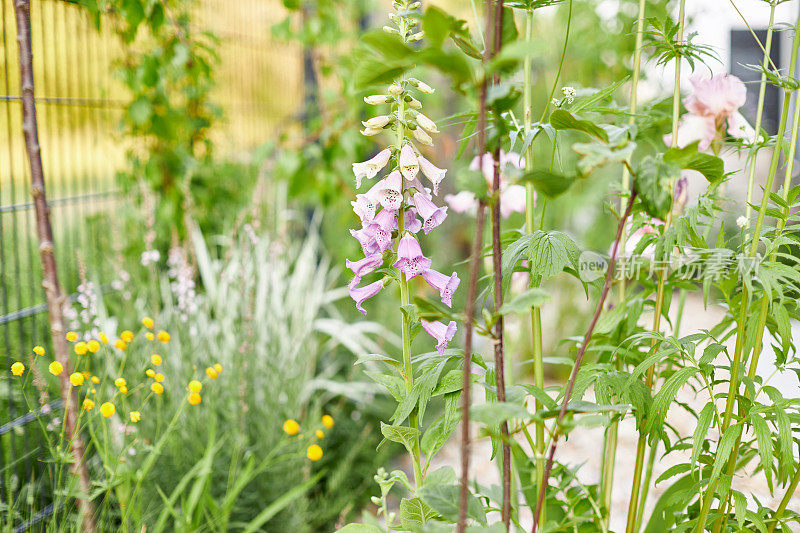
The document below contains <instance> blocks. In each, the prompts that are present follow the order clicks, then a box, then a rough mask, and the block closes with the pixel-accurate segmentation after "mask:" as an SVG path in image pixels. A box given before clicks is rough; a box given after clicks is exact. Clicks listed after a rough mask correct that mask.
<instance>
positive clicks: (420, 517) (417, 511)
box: [400, 498, 436, 530]
mask: <svg viewBox="0 0 800 533" xmlns="http://www.w3.org/2000/svg"><path fill="white" fill-rule="evenodd" d="M435 516H436V512H435V511H434V510H433V509H431V508H430V507H429V506H428V505H427V504H426V503H425V502H423V501H422V500H421V499H419V498H403V499H402V500H400V523H401V524H402V526H403V529H407V530H411V529H413V527H414V526H421V525H422V524H424V523H425V522H427V521H428V520H430V519H431V518H433V517H435Z"/></svg>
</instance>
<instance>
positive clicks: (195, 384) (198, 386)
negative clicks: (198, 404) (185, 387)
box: [189, 379, 203, 392]
mask: <svg viewBox="0 0 800 533" xmlns="http://www.w3.org/2000/svg"><path fill="white" fill-rule="evenodd" d="M189 390H190V391H192V392H200V391H201V390H203V384H202V383H200V382H199V381H197V380H196V379H193V380H192V381H190V382H189Z"/></svg>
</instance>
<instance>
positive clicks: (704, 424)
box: [691, 403, 714, 468]
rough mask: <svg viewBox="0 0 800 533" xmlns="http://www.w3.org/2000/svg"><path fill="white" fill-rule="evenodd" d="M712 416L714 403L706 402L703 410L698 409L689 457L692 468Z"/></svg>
mask: <svg viewBox="0 0 800 533" xmlns="http://www.w3.org/2000/svg"><path fill="white" fill-rule="evenodd" d="M713 418H714V404H713V403H707V404H706V406H705V407H703V410H702V411H700V416H698V417H697V427H696V428H695V430H694V436H693V437H692V442H693V444H692V459H691V466H692V468H694V465H695V464H696V463H697V459H698V458H699V457H700V452H701V451H702V450H703V442H705V440H706V433H708V428H709V427H711V420H712V419H713Z"/></svg>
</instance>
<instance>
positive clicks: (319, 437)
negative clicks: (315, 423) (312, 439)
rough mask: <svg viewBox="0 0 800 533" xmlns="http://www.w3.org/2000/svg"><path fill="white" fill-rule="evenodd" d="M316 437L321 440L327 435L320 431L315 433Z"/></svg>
mask: <svg viewBox="0 0 800 533" xmlns="http://www.w3.org/2000/svg"><path fill="white" fill-rule="evenodd" d="M314 435H316V436H317V438H318V439H321V438H322V437H324V436H325V433H323V432H322V430H321V429H318V430H316V431H315V432H314Z"/></svg>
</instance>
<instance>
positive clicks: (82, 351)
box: [72, 341, 89, 355]
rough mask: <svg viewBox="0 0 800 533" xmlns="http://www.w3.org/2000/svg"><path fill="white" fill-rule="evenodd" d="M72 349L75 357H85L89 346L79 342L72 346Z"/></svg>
mask: <svg viewBox="0 0 800 533" xmlns="http://www.w3.org/2000/svg"><path fill="white" fill-rule="evenodd" d="M72 349H73V350H75V354H76V355H86V352H88V351H89V346H88V345H87V344H86V343H85V342H83V341H81V342H78V343H75V346H73V347H72Z"/></svg>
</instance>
